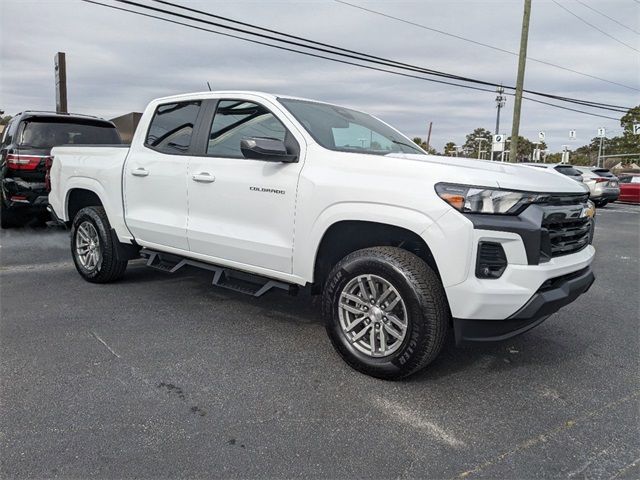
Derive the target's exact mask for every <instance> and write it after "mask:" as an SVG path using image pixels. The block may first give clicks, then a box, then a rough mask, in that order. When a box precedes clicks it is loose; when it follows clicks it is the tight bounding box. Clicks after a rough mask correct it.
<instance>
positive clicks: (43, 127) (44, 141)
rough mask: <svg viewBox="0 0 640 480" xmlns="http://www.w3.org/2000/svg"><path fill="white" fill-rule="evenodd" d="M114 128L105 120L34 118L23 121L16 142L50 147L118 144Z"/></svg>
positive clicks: (30, 146) (28, 145)
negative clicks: (82, 120)
mask: <svg viewBox="0 0 640 480" xmlns="http://www.w3.org/2000/svg"><path fill="white" fill-rule="evenodd" d="M120 143H121V141H120V136H119V135H118V131H117V130H116V128H115V127H114V126H113V125H111V124H109V123H106V122H95V121H89V122H74V121H69V120H67V119H59V118H51V119H46V118H34V119H32V120H27V121H25V122H24V126H23V127H22V130H21V132H20V135H19V139H18V144H19V146H20V147H22V148H35V149H51V148H53V147H55V146H59V145H88V144H120Z"/></svg>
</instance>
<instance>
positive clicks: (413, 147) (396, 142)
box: [391, 140, 422, 153]
mask: <svg viewBox="0 0 640 480" xmlns="http://www.w3.org/2000/svg"><path fill="white" fill-rule="evenodd" d="M391 141H392V142H393V143H395V144H396V145H403V146H405V147H409V148H410V149H411V150H415V151H417V152H419V153H422V152H420V150H418V148H417V147H416V146H415V145H409V144H408V143H404V142H401V141H399V140H391Z"/></svg>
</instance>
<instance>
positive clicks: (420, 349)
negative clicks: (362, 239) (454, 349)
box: [323, 247, 449, 380]
mask: <svg viewBox="0 0 640 480" xmlns="http://www.w3.org/2000/svg"><path fill="white" fill-rule="evenodd" d="M323 314H324V318H325V322H326V328H327V332H328V334H329V337H330V339H331V342H332V343H333V346H334V347H335V349H336V350H337V351H338V353H339V354H340V355H341V356H342V358H343V359H344V360H345V361H346V362H347V363H348V364H349V365H350V366H351V367H353V368H354V369H356V370H358V371H360V372H363V373H366V374H368V375H371V376H373V377H378V378H383V379H388V380H393V379H399V378H402V377H405V376H407V375H410V374H412V373H414V372H417V371H418V370H420V369H422V368H423V367H425V366H426V365H427V364H429V363H430V362H431V361H433V360H434V359H435V358H436V356H437V355H438V354H439V353H440V350H441V349H442V346H443V344H444V340H445V336H446V333H447V328H448V323H449V310H448V306H447V301H446V297H445V293H444V289H443V287H442V284H441V282H440V279H439V278H438V276H437V275H436V273H435V272H434V271H433V270H432V269H431V268H430V267H429V266H428V265H427V264H426V263H425V262H424V261H423V260H422V259H421V258H419V257H417V256H416V255H414V254H412V253H410V252H407V251H406V250H402V249H399V248H393V247H375V248H367V249H363V250H358V251H356V252H353V253H351V254H349V255H347V256H346V257H345V258H344V259H343V260H342V261H340V263H338V265H336V266H335V268H334V269H333V270H332V272H331V273H330V274H329V278H328V280H327V282H326V285H325V288H324V292H323Z"/></svg>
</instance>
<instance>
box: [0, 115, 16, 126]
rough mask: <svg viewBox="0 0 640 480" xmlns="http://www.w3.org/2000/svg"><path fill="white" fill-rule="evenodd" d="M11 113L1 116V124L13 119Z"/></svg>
mask: <svg viewBox="0 0 640 480" xmlns="http://www.w3.org/2000/svg"><path fill="white" fill-rule="evenodd" d="M11 118H13V117H11V115H5V116H4V117H2V116H0V125H7V124H8V123H9V122H10V121H11Z"/></svg>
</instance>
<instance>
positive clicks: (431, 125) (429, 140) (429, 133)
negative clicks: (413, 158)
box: [425, 122, 433, 153]
mask: <svg viewBox="0 0 640 480" xmlns="http://www.w3.org/2000/svg"><path fill="white" fill-rule="evenodd" d="M431 127H433V122H429V132H428V133H427V148H425V150H426V151H427V153H429V144H430V143H431Z"/></svg>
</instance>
